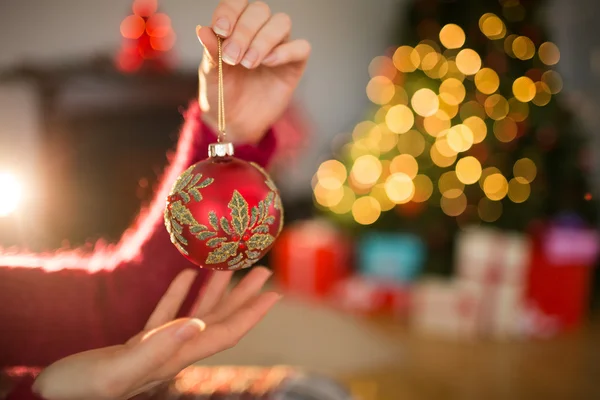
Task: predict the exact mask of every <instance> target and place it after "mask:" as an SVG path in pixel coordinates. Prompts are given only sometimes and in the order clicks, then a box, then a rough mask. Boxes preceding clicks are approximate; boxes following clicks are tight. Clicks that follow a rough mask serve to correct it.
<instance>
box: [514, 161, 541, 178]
mask: <svg viewBox="0 0 600 400" xmlns="http://www.w3.org/2000/svg"><path fill="white" fill-rule="evenodd" d="M513 175H514V176H515V178H521V179H522V180H523V181H524V182H527V183H531V182H533V180H534V179H535V177H536V175H537V168H536V166H535V163H534V162H533V161H531V159H529V158H521V159H520V160H518V161H517V162H516V163H515V165H514V166H513Z"/></svg>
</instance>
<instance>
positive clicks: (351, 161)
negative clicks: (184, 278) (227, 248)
mask: <svg viewBox="0 0 600 400" xmlns="http://www.w3.org/2000/svg"><path fill="white" fill-rule="evenodd" d="M266 2H267V3H268V4H269V5H270V6H271V9H272V10H273V12H278V11H281V12H285V13H288V14H289V15H290V16H291V17H292V20H293V23H294V28H293V36H294V37H298V38H306V39H308V40H309V41H310V42H311V44H312V48H313V52H312V56H311V60H310V62H309V65H308V69H307V72H306V75H305V77H304V79H303V81H302V82H301V85H300V87H299V89H298V91H297V97H296V105H295V108H296V111H298V112H299V114H300V115H301V117H302V118H303V121H304V122H305V123H306V125H307V126H308V127H309V130H308V132H306V138H305V143H304V145H303V146H302V147H301V148H299V149H298V157H297V158H296V159H295V160H294V161H293V162H292V163H287V164H286V165H284V166H282V167H278V168H277V173H276V175H274V178H275V180H276V181H277V183H278V186H279V188H280V190H281V192H282V198H283V201H284V205H285V209H286V221H287V225H286V228H285V229H284V232H283V233H282V236H281V237H280V239H279V240H278V242H277V244H276V246H275V248H274V249H273V251H272V252H271V253H270V254H269V256H268V259H267V260H265V262H266V263H267V264H268V265H269V266H270V267H271V268H273V269H274V271H275V281H276V282H275V283H274V284H276V285H277V286H278V287H279V288H280V290H283V291H284V293H285V294H286V295H287V296H286V300H285V301H284V302H283V304H281V305H280V306H278V307H277V309H276V310H275V311H274V312H273V313H272V314H271V315H270V316H269V317H268V318H267V320H266V321H265V322H264V323H263V324H261V325H260V326H259V327H258V328H257V329H256V330H255V331H253V332H252V333H251V334H250V335H249V336H248V337H247V338H246V339H245V340H244V341H243V342H242V343H240V345H239V346H237V347H236V348H235V349H232V350H230V351H227V352H225V353H223V354H220V355H218V356H216V357H214V358H213V359H211V360H209V364H210V365H222V364H235V365H265V366H268V365H274V364H289V365H294V366H298V367H301V368H304V369H307V370H310V371H314V372H317V373H320V374H323V375H326V376H330V377H332V378H334V379H336V380H339V381H341V382H343V383H345V384H346V385H347V386H348V387H349V388H350V390H351V391H352V392H353V393H354V394H355V396H356V397H357V398H359V399H363V400H371V399H384V400H385V399H394V400H395V399H438V398H445V399H471V398H474V399H478V398H482V397H485V398H490V399H494V398H498V399H508V398H510V399H514V398H522V399H537V398H547V399H554V398H556V399H589V398H598V397H600V389H598V387H597V385H594V371H597V368H600V344H599V343H600V342H599V341H598V340H597V339H598V337H599V336H598V334H599V333H600V325H599V321H598V314H599V313H600V310H599V307H598V305H599V303H600V301H599V298H600V278H599V275H600V274H598V272H597V268H596V264H597V255H598V233H597V227H598V223H597V212H598V204H597V203H596V198H597V195H598V190H599V185H600V164H599V160H600V158H599V157H600V143H599V140H600V139H599V136H598V135H597V132H596V127H597V126H598V124H599V123H600V121H599V118H600V117H599V115H600V113H599V112H598V110H599V109H600V108H599V107H600V104H599V103H600V97H599V95H598V93H599V91H598V87H599V85H600V38H598V36H597V35H596V34H595V32H596V31H595V28H596V25H597V15H600V14H599V12H600V4H598V3H597V2H595V1H593V0H547V1H533V0H530V1H526V0H485V1H482V0H479V1H477V0H370V1H366V0H326V1H319V0H303V1H292V0H267V1H266ZM216 4H217V1H216V0H202V1H198V0H177V1H175V0H159V1H151V0H112V1H111V2H110V3H109V4H108V3H107V2H92V1H76V0H53V1H51V2H50V1H44V0H20V1H16V0H8V1H3V2H1V3H0V248H11V247H18V248H21V249H28V250H31V251H52V250H54V249H58V248H73V247H78V246H82V245H85V244H86V243H93V242H94V241H96V240H99V239H102V240H104V241H108V242H115V241H117V240H118V239H119V238H120V236H121V234H122V233H123V231H124V230H125V229H126V228H127V227H128V226H129V225H130V224H131V222H132V221H133V219H134V218H135V216H136V214H137V212H138V211H139V208H140V205H141V204H146V203H147V202H148V201H150V199H151V198H152V194H153V190H154V188H155V184H156V183H157V181H158V178H159V176H160V174H161V171H162V170H163V168H164V167H165V166H166V165H167V162H168V158H167V154H168V152H169V151H171V150H173V148H174V145H175V143H176V140H177V136H178V130H179V128H180V127H181V124H182V115H181V111H182V110H183V109H184V108H185V107H186V106H187V105H188V104H189V102H190V101H193V100H194V98H195V96H196V92H197V67H198V63H199V62H200V59H201V46H200V44H199V43H198V41H197V38H196V37H195V33H194V32H195V27H196V25H198V24H209V23H210V18H211V14H212V11H213V10H214V8H215V5H216ZM594 338H595V339H594Z"/></svg>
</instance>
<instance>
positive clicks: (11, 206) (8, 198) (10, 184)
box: [0, 172, 23, 217]
mask: <svg viewBox="0 0 600 400" xmlns="http://www.w3.org/2000/svg"><path fill="white" fill-rule="evenodd" d="M22 196H23V187H22V185H21V183H20V182H19V180H18V179H17V177H16V176H15V175H13V174H11V173H8V172H0V217H5V216H7V215H9V214H11V213H13V212H14V211H15V210H16V209H17V208H18V207H19V203H20V202H21V198H22Z"/></svg>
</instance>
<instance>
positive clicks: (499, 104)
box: [483, 94, 509, 120]
mask: <svg viewBox="0 0 600 400" xmlns="http://www.w3.org/2000/svg"><path fill="white" fill-rule="evenodd" d="M483 106H484V108H485V113H486V114H487V115H488V117H490V118H491V119H493V120H499V119H502V118H505V117H506V116H507V115H508V111H509V109H508V101H506V99H505V98H504V97H502V95H500V94H493V95H491V96H489V97H488V98H487V99H485V102H484V104H483Z"/></svg>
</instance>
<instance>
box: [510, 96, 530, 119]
mask: <svg viewBox="0 0 600 400" xmlns="http://www.w3.org/2000/svg"><path fill="white" fill-rule="evenodd" d="M508 107H509V112H508V116H509V117H510V118H512V119H513V121H516V122H523V121H525V120H526V119H527V117H528V116H529V105H528V104H527V103H523V102H520V101H519V100H517V99H515V98H514V97H513V98H511V99H510V100H509V101H508Z"/></svg>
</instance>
